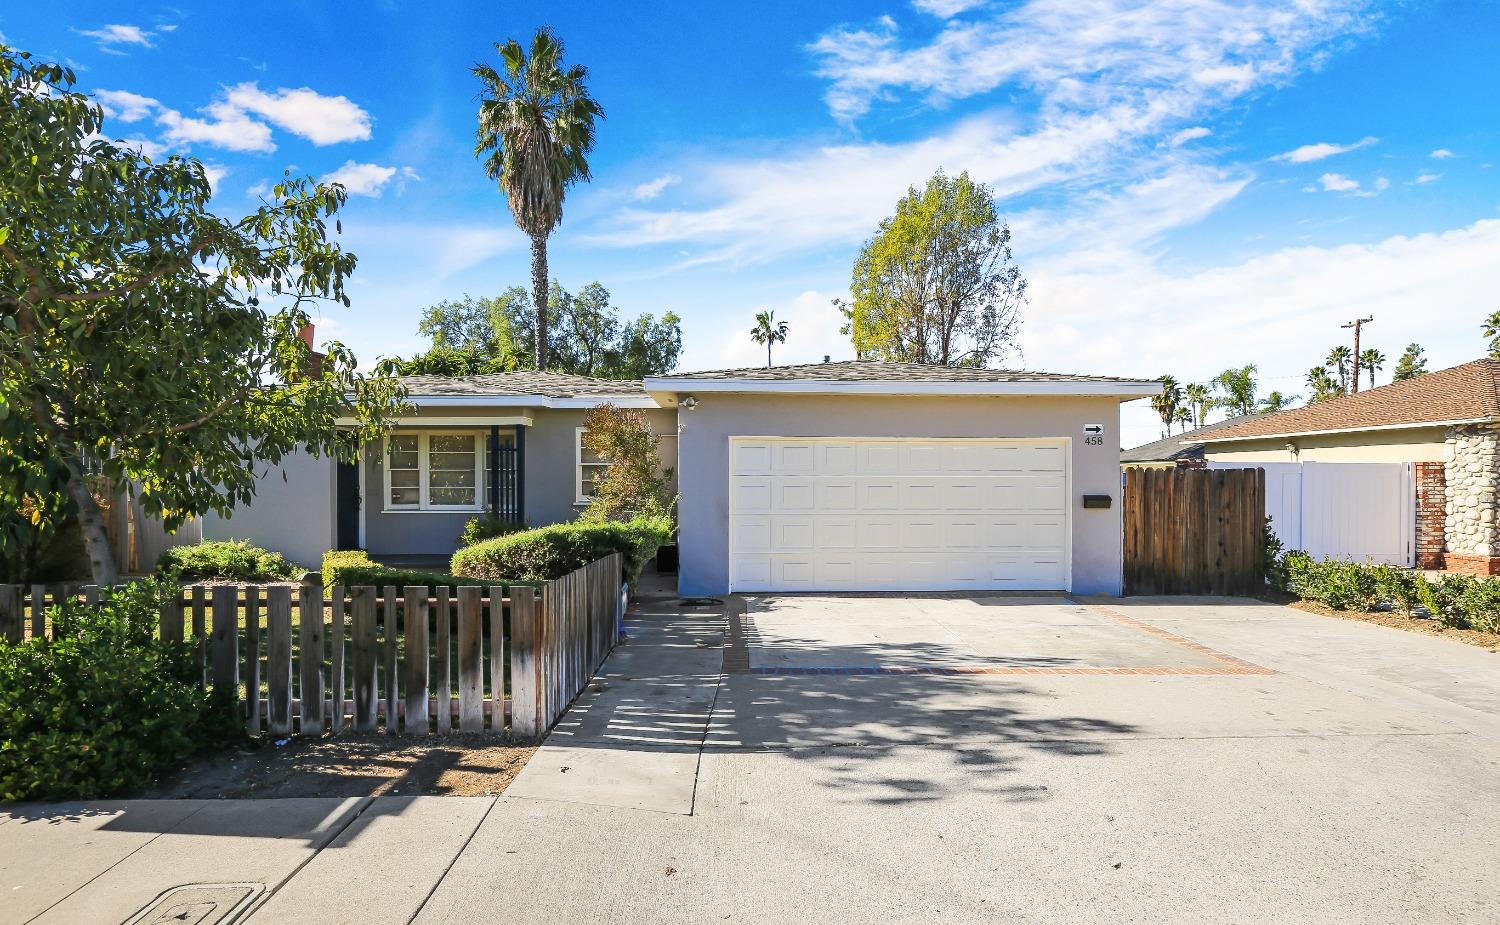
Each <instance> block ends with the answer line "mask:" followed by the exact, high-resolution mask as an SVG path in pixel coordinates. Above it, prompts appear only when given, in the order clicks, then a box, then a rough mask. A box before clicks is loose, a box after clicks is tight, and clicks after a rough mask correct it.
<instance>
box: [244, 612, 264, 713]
mask: <svg viewBox="0 0 1500 925" xmlns="http://www.w3.org/2000/svg"><path fill="white" fill-rule="evenodd" d="M242 675H243V677H244V682H245V734H246V735H253V736H258V735H260V718H261V713H260V588H258V587H256V586H255V585H247V586H246V587H245V670H244V671H243V672H242Z"/></svg>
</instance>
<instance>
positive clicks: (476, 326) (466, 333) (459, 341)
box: [417, 287, 531, 367]
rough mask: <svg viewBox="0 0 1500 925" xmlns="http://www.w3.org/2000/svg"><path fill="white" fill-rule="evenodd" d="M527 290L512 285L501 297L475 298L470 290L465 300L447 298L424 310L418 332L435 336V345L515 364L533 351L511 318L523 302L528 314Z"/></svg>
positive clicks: (433, 341)
mask: <svg viewBox="0 0 1500 925" xmlns="http://www.w3.org/2000/svg"><path fill="white" fill-rule="evenodd" d="M526 298H527V295H526V290H524V289H520V288H516V287H512V288H510V289H507V290H506V291H505V293H504V294H502V295H501V296H499V297H498V298H478V299H476V298H474V297H473V296H471V295H468V294H467V293H465V294H464V297H463V298H461V299H447V300H444V301H442V302H439V303H437V304H436V305H432V306H429V307H427V308H424V309H423V310H422V320H421V321H420V322H419V323H418V324H417V333H418V334H421V335H422V336H423V337H428V338H431V339H432V346H434V347H449V348H453V349H456V350H470V349H472V350H473V351H474V352H476V353H478V354H480V355H484V356H490V357H496V358H509V359H508V362H509V364H510V365H511V366H512V367H514V366H517V365H519V364H520V363H521V362H523V360H522V359H521V355H522V354H525V353H530V352H531V351H530V350H529V349H528V347H527V345H525V344H523V342H522V341H520V340H519V339H518V338H517V337H516V336H515V332H514V325H513V324H512V321H511V317H512V315H514V314H516V312H515V310H514V308H513V306H514V304H515V303H517V302H519V303H520V305H521V312H520V313H521V314H522V316H523V317H524V315H525V313H526V311H527V310H528V309H527V306H526Z"/></svg>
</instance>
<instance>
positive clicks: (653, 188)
mask: <svg viewBox="0 0 1500 925" xmlns="http://www.w3.org/2000/svg"><path fill="white" fill-rule="evenodd" d="M681 182H682V178H681V177H679V176H678V175H677V174H675V173H664V174H662V175H661V176H659V177H657V178H656V179H654V180H647V181H646V182H645V183H641V184H639V185H637V186H636V187H635V189H632V190H631V191H630V198H631V199H635V200H639V201H645V200H647V199H655V198H656V197H657V196H660V195H661V194H662V191H663V190H665V189H666V188H667V187H669V186H674V185H676V184H678V183H681Z"/></svg>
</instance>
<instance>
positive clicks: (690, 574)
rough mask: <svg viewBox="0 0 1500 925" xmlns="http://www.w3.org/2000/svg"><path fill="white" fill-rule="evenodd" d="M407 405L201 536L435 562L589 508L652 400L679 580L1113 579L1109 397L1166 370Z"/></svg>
mask: <svg viewBox="0 0 1500 925" xmlns="http://www.w3.org/2000/svg"><path fill="white" fill-rule="evenodd" d="M406 385H407V387H408V389H409V391H410V397H409V401H410V403H411V404H412V405H413V406H414V408H415V410H414V411H413V413H412V414H411V415H410V416H408V417H405V418H402V419H401V420H400V421H398V422H397V424H396V427H395V428H394V429H393V430H392V432H391V433H390V435H389V436H388V437H386V438H385V440H384V441H382V442H381V443H380V444H379V445H372V446H370V447H369V448H368V449H367V451H366V453H365V455H364V457H363V459H362V460H361V461H360V462H359V463H358V464H344V463H336V462H334V461H331V460H327V459H313V458H311V457H306V456H302V457H295V458H293V459H290V460H288V461H287V463H286V464H285V465H283V466H281V467H279V468H277V469H275V470H273V471H271V472H269V473H267V474H266V476H265V478H264V479H263V481H262V485H261V487H260V489H259V490H258V492H257V495H256V498H255V500H254V502H253V503H252V504H251V505H250V506H248V507H245V508H243V509H241V510H238V511H236V512H235V513H234V514H233V516H231V517H229V518H227V519H226V518H212V517H210V518H204V519H202V520H201V521H197V522H195V523H197V524H199V532H198V535H197V536H194V535H193V534H192V533H191V531H184V532H186V533H187V541H193V540H194V539H197V538H218V537H226V538H227V537H247V538H249V539H251V540H253V541H254V542H257V543H259V544H261V545H263V546H266V547H268V548H271V549H276V550H280V551H281V552H283V553H285V554H286V555H287V556H289V557H290V558H293V559H294V560H296V561H299V562H302V563H304V564H307V565H313V564H315V563H316V562H317V561H318V559H319V558H320V557H321V555H322V553H323V552H324V551H325V550H328V549H333V548H363V549H366V550H368V551H369V552H370V554H371V555H372V556H374V557H376V558H386V559H408V560H414V559H418V558H421V557H434V558H436V557H442V556H447V555H449V554H451V553H452V552H453V550H454V549H455V548H456V546H457V542H458V535H459V532H460V530H461V529H462V527H463V524H464V522H465V521H466V520H467V519H469V518H470V517H474V516H476V515H477V514H480V513H484V512H491V513H494V514H497V515H498V516H501V517H507V518H513V519H517V520H523V521H525V522H527V523H530V524H546V523H554V522H560V521H566V520H571V519H572V518H573V517H575V516H576V515H577V514H578V512H579V511H580V510H581V509H582V508H583V506H585V505H586V504H587V503H588V500H589V486H590V484H591V482H592V479H593V477H594V475H595V474H596V473H597V472H598V471H599V469H600V467H601V466H603V465H605V464H604V462H603V461H602V460H598V459H595V458H592V457H591V456H590V455H589V454H588V453H586V452H585V451H584V450H583V448H582V443H581V439H582V433H583V420H584V415H585V414H586V412H587V411H588V409H589V408H591V407H594V406H595V405H598V404H601V403H604V402H611V403H613V404H615V405H621V406H627V407H634V408H641V409H644V410H645V411H646V413H647V415H648V417H649V419H650V421H651V425H652V428H653V429H654V431H655V432H656V433H657V434H658V435H660V436H661V437H662V440H661V452H662V455H663V462H664V464H665V465H667V466H670V467H672V468H673V469H674V470H675V472H676V478H677V485H678V491H679V493H680V501H679V509H678V515H679V516H678V523H679V534H678V546H679V555H680V573H679V587H680V590H681V591H682V593H683V594H690V595H702V594H721V593H725V592H729V591H765V590H776V591H828V590H847V591H856V590H962V589H1017V590H1071V591H1076V592H1079V593H1084V594H1101V593H1102V594H1118V593H1119V592H1120V588H1121V567H1122V562H1121V557H1122V551H1121V522H1120V506H1119V493H1120V479H1119V468H1118V459H1119V452H1120V447H1119V405H1120V403H1121V402H1122V401H1129V400H1131V399H1135V398H1143V397H1148V396H1150V395H1153V394H1156V393H1157V392H1158V391H1160V383H1157V382H1153V381H1148V380H1138V379H1120V378H1111V377H1105V376H1078V375H1063V374H1053V373H1040V372H1017V371H1006V370H993V369H950V368H944V367H934V366H924V365H915V364H903V363H885V362H859V361H856V362H843V363H819V364H810V365H804V366H782V367H774V368H768V369H738V370H720V371H714V372H703V373H688V374H679V375H665V376H654V377H650V378H647V379H646V380H645V381H644V382H626V381H612V380H598V379H589V378H586V377H581V376H566V375H558V374H552V373H532V372H518V373H509V374H500V375H487V376H472V377H464V378H445V377H436V376H414V377H409V378H408V379H406Z"/></svg>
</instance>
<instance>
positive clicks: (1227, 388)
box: [1213, 363, 1257, 417]
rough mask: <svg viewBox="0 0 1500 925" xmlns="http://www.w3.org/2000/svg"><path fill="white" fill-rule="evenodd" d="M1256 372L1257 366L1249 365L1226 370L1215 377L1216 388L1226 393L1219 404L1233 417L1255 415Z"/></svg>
mask: <svg viewBox="0 0 1500 925" xmlns="http://www.w3.org/2000/svg"><path fill="white" fill-rule="evenodd" d="M1256 372H1257V370H1256V367H1255V364H1254V363H1248V364H1246V365H1244V366H1241V367H1239V368H1238V369H1226V370H1224V371H1223V372H1222V373H1219V374H1218V375H1217V376H1215V377H1214V383H1213V384H1214V387H1215V388H1217V389H1218V390H1219V391H1221V392H1223V393H1224V397H1223V398H1221V399H1219V404H1220V405H1222V406H1223V407H1224V408H1225V410H1227V411H1228V412H1229V413H1230V415H1231V416H1236V417H1237V416H1239V415H1242V414H1254V413H1255V388H1256V386H1255V373H1256Z"/></svg>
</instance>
